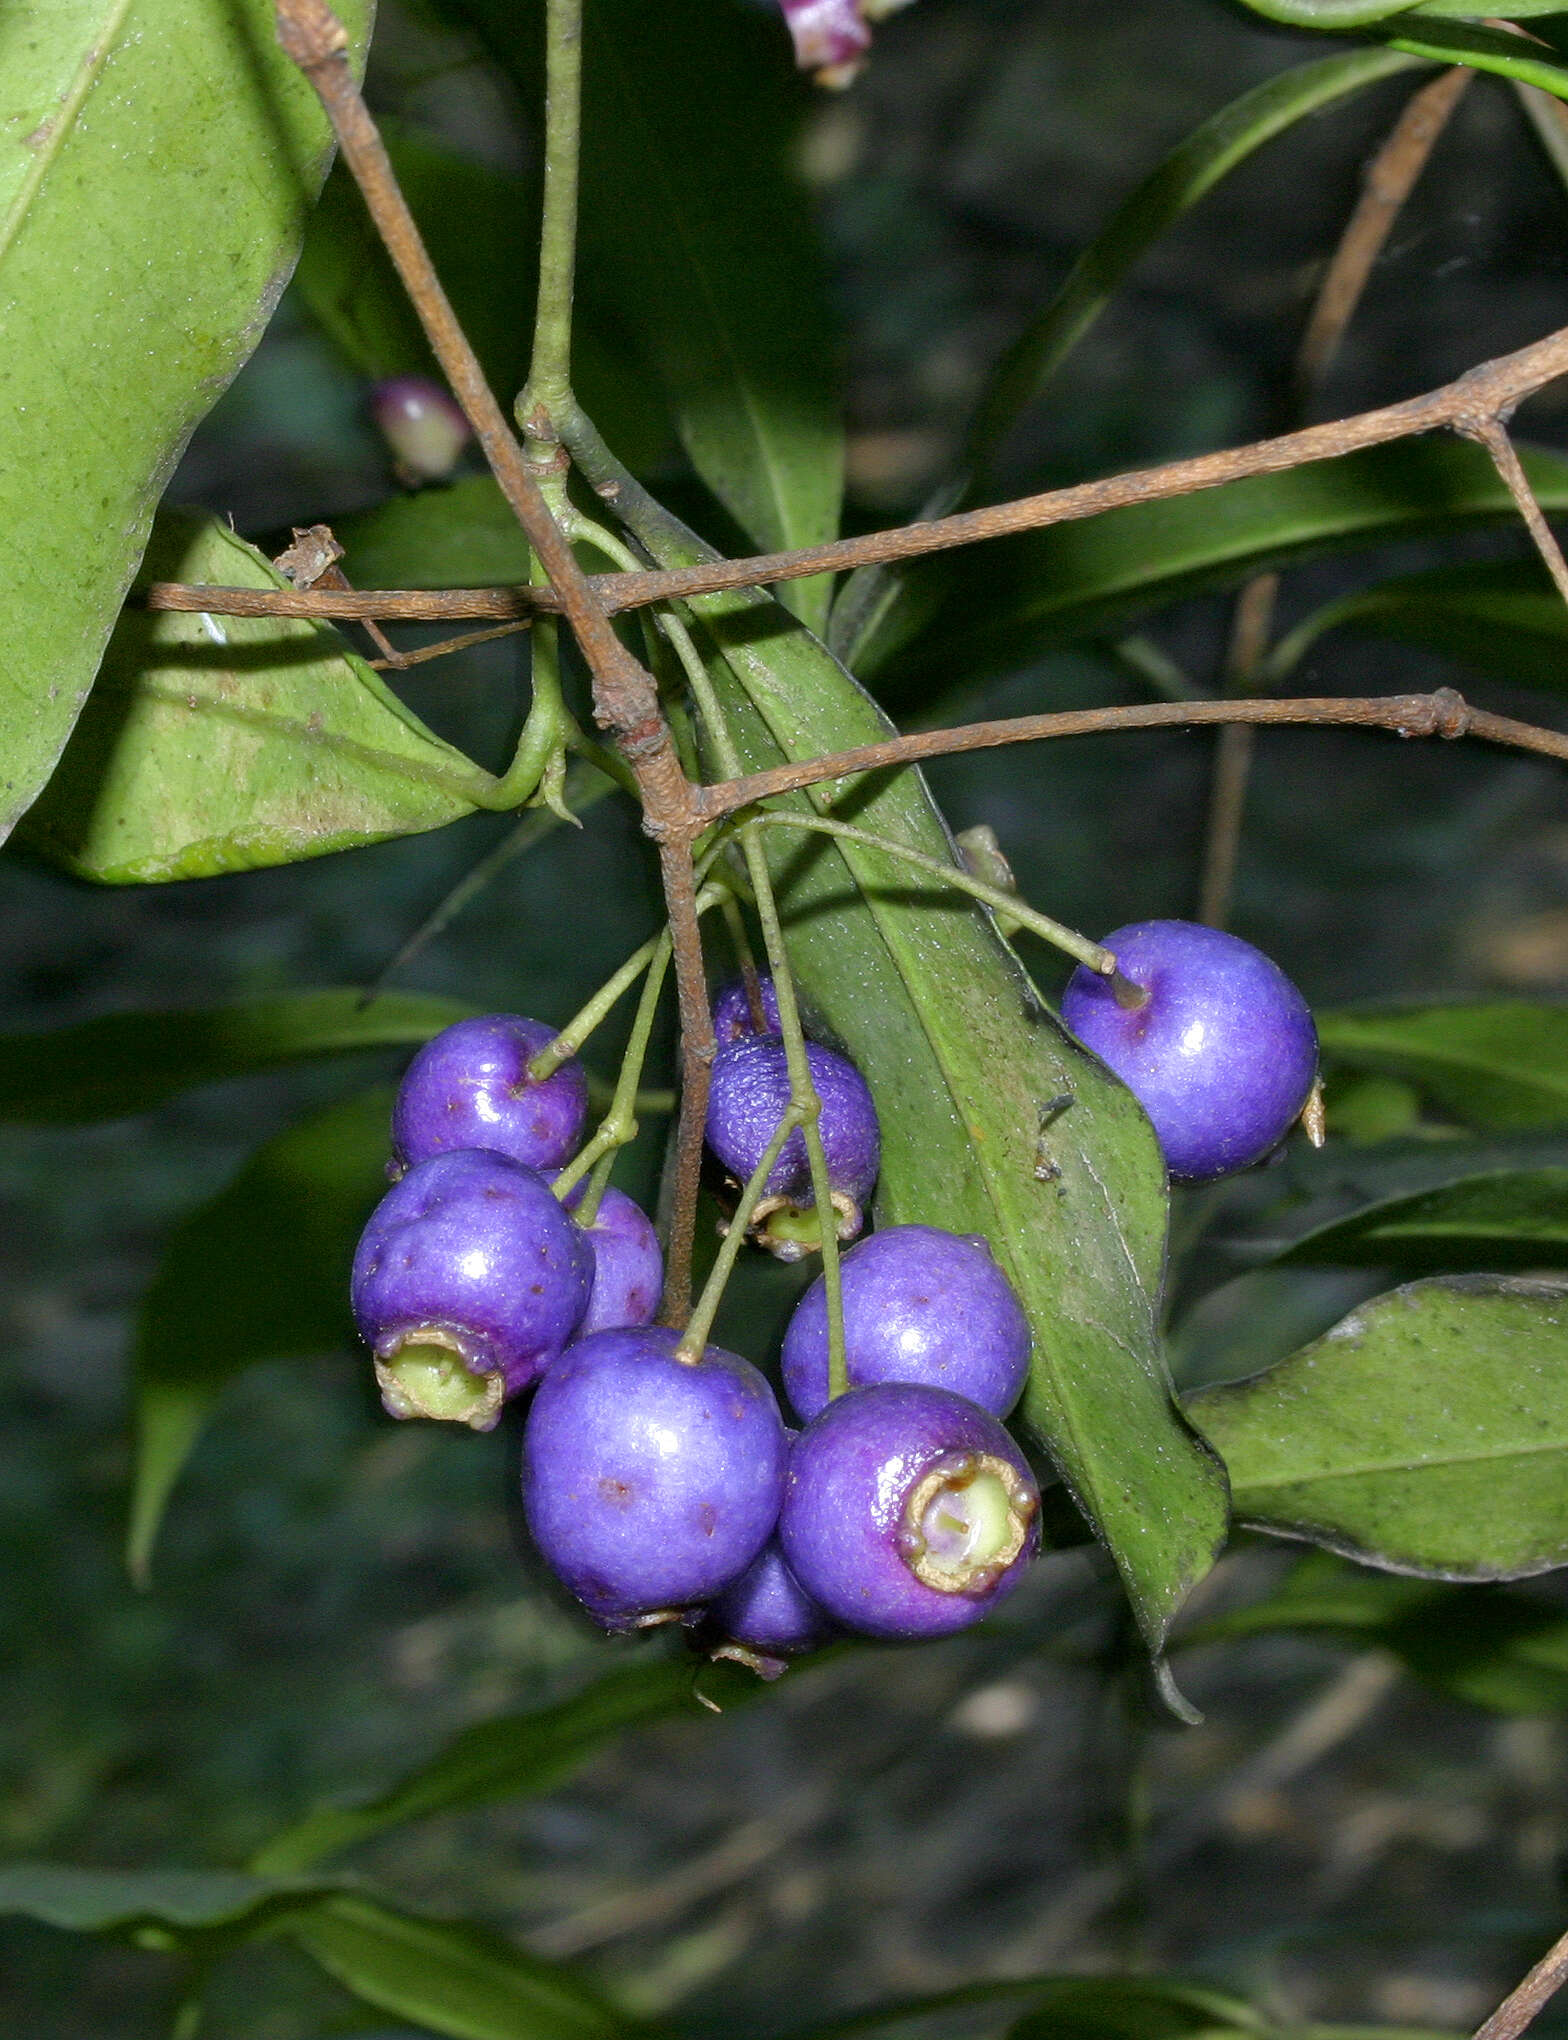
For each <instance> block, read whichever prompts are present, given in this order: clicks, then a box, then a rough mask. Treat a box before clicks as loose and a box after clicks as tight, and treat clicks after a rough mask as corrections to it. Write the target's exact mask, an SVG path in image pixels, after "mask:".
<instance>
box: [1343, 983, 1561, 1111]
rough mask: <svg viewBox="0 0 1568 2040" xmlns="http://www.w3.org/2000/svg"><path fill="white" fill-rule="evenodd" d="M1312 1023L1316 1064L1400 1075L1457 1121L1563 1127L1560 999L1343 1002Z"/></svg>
mask: <svg viewBox="0 0 1568 2040" xmlns="http://www.w3.org/2000/svg"><path fill="white" fill-rule="evenodd" d="M1317 1023H1318V1039H1319V1041H1320V1043H1321V1045H1322V1049H1323V1056H1324V1060H1325V1061H1326V1062H1328V1063H1330V1064H1337V1065H1339V1066H1341V1067H1348V1068H1351V1069H1363V1070H1374V1071H1376V1072H1377V1073H1378V1074H1380V1075H1382V1076H1390V1077H1399V1078H1403V1079H1405V1080H1406V1081H1407V1082H1410V1083H1413V1084H1416V1085H1418V1086H1419V1087H1420V1089H1421V1090H1422V1092H1424V1093H1425V1095H1426V1096H1427V1097H1428V1098H1430V1099H1431V1100H1432V1101H1433V1102H1434V1103H1435V1104H1437V1105H1439V1106H1441V1107H1442V1108H1443V1109H1444V1110H1445V1111H1447V1112H1449V1113H1451V1114H1452V1115H1453V1116H1454V1118H1456V1119H1458V1120H1459V1121H1461V1122H1462V1123H1463V1124H1464V1125H1466V1126H1472V1127H1476V1128H1478V1129H1480V1130H1481V1131H1483V1132H1495V1133H1516V1132H1529V1131H1535V1130H1542V1129H1547V1128H1556V1127H1563V1126H1568V1006H1545V1005H1533V1004H1530V1003H1527V1002H1526V1001H1524V1000H1514V999H1503V1000H1495V1001H1487V1002H1485V1003H1480V1004H1475V1005H1428V1006H1388V1007H1367V1008H1364V1009H1359V1010H1358V1009H1357V1008H1354V1007H1351V1008H1348V1009H1345V1010H1343V1011H1340V1012H1330V1013H1319V1014H1318V1015H1317Z"/></svg>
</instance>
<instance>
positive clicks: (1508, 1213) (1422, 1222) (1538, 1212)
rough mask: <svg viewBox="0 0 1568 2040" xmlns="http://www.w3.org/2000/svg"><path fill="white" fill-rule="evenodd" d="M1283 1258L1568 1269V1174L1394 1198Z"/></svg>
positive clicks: (1493, 1178) (1328, 1228) (1504, 1176)
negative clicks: (1565, 1267) (1567, 1267)
mask: <svg viewBox="0 0 1568 2040" xmlns="http://www.w3.org/2000/svg"><path fill="white" fill-rule="evenodd" d="M1276 1259H1277V1260H1279V1261H1283V1262H1302V1261H1304V1262H1327V1263H1330V1264H1332V1265H1333V1266H1335V1267H1341V1268H1343V1267H1357V1268H1365V1267H1373V1268H1383V1267H1397V1268H1411V1269H1426V1270H1438V1269H1441V1270H1450V1269H1453V1270H1459V1269H1465V1268H1561V1267H1564V1266H1568V1168H1544V1169H1492V1170H1487V1171H1485V1172H1484V1173H1479V1174H1474V1175H1469V1176H1461V1177H1459V1178H1458V1179H1457V1180H1456V1181H1454V1182H1452V1183H1448V1184H1445V1185H1444V1186H1443V1187H1442V1188H1441V1189H1436V1190H1423V1191H1420V1192H1418V1193H1416V1194H1415V1195H1413V1196H1407V1197H1391V1198H1388V1199H1386V1200H1384V1201H1383V1202H1381V1203H1378V1204H1369V1205H1366V1206H1364V1207H1363V1208H1362V1209H1361V1210H1360V1211H1357V1212H1354V1213H1352V1215H1351V1216H1350V1217H1348V1218H1342V1219H1338V1220H1336V1221H1335V1222H1334V1223H1333V1224H1332V1225H1325V1226H1320V1227H1319V1228H1318V1229H1317V1230H1315V1231H1313V1232H1309V1233H1308V1234H1306V1236H1305V1237H1304V1238H1302V1239H1299V1240H1296V1241H1295V1242H1294V1243H1293V1244H1292V1245H1291V1246H1289V1247H1288V1248H1286V1250H1285V1251H1284V1252H1283V1253H1282V1254H1279V1255H1277V1256H1276Z"/></svg>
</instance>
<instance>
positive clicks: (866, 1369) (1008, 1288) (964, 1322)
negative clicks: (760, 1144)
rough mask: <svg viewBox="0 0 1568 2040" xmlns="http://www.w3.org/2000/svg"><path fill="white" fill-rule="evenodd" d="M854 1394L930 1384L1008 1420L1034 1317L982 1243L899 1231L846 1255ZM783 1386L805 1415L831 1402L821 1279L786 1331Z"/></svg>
mask: <svg viewBox="0 0 1568 2040" xmlns="http://www.w3.org/2000/svg"><path fill="white" fill-rule="evenodd" d="M841 1280H842V1283H843V1295H844V1360H845V1365H846V1368H847V1371H848V1376H849V1385H850V1387H851V1388H863V1387H867V1386H869V1385H870V1384H871V1383H873V1382H879V1381H923V1382H926V1383H928V1384H929V1385H930V1386H931V1387H933V1388H946V1389H951V1390H952V1391H953V1393H954V1394H955V1395H963V1396H967V1397H968V1398H969V1400H970V1401H971V1402H977V1403H979V1405H980V1406H981V1408H982V1409H987V1410H990V1411H991V1412H992V1414H993V1415H994V1416H998V1417H1005V1416H1006V1415H1007V1412H1008V1411H1009V1410H1010V1409H1011V1408H1012V1407H1013V1405H1014V1403H1015V1402H1017V1400H1018V1398H1019V1396H1020V1395H1021V1394H1022V1393H1023V1387H1024V1382H1025V1380H1026V1379H1027V1378H1028V1373H1029V1348H1030V1335H1029V1320H1028V1319H1027V1318H1026V1317H1025V1316H1024V1313H1023V1309H1022V1306H1021V1305H1020V1304H1019V1302H1018V1299H1017V1297H1016V1296H1015V1295H1014V1294H1013V1289H1012V1284H1011V1283H1010V1282H1009V1281H1008V1279H1007V1277H1006V1276H1005V1275H1004V1274H1003V1273H1002V1271H1001V1269H1000V1268H999V1267H998V1266H997V1265H996V1263H995V1261H994V1260H992V1258H991V1252H990V1249H989V1247H988V1246H987V1245H986V1243H985V1241H984V1240H983V1239H979V1238H977V1237H973V1236H967V1237H966V1236H964V1235H961V1234H959V1233H951V1232H944V1231H942V1230H941V1229H940V1228H939V1227H937V1226H931V1225H894V1226H887V1227H884V1228H883V1230H882V1231H881V1232H877V1233H873V1234H872V1235H871V1237H870V1238H869V1239H866V1240H862V1241H861V1242H860V1243H859V1244H858V1245H857V1246H854V1247H852V1248H851V1249H850V1251H849V1252H848V1253H847V1254H846V1255H845V1256H844V1259H843V1262H842V1277H841ZM782 1362H783V1373H784V1388H785V1392H786V1393H787V1395H788V1396H789V1399H790V1401H791V1403H792V1404H793V1405H794V1407H795V1409H796V1411H797V1412H798V1414H799V1415H800V1416H802V1417H805V1418H811V1417H814V1416H816V1414H817V1412H818V1411H819V1410H822V1409H824V1408H825V1407H826V1406H827V1402H828V1304H827V1290H826V1287H825V1285H824V1283H823V1281H822V1278H821V1277H820V1276H819V1277H818V1278H817V1280H816V1281H815V1282H813V1283H812V1285H811V1287H810V1288H809V1289H808V1290H807V1291H806V1293H805V1295H804V1296H803V1297H802V1298H801V1300H800V1302H799V1303H798V1304H797V1305H796V1307H795V1312H794V1315H793V1316H792V1317H791V1319H790V1321H789V1327H788V1329H787V1330H786V1332H785V1334H784V1349H783V1354H782Z"/></svg>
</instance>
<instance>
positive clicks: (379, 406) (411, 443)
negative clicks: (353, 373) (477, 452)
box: [370, 375, 472, 482]
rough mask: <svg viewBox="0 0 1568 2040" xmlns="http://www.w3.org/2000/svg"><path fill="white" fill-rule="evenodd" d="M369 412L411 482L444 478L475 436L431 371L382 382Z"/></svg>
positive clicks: (433, 480)
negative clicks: (433, 378) (423, 374)
mask: <svg viewBox="0 0 1568 2040" xmlns="http://www.w3.org/2000/svg"><path fill="white" fill-rule="evenodd" d="M370 414H371V416H372V417H373V418H374V419H375V421H376V424H377V425H378V426H379V427H380V429H381V434H382V437H383V438H384V439H385V440H386V442H387V445H388V446H389V447H390V448H391V449H392V455H393V458H394V459H395V460H396V462H397V466H398V472H399V474H400V475H401V476H402V477H403V479H404V480H407V481H413V482H440V481H444V480H445V479H446V477H447V476H448V475H449V474H450V473H451V472H452V470H453V468H455V467H456V466H457V463H458V459H459V457H460V456H461V454H462V451H463V448H464V447H465V446H466V445H467V444H468V442H469V439H470V438H471V437H472V434H471V433H470V431H469V425H468V420H467V419H466V418H465V417H464V416H463V413H462V411H461V410H460V409H459V408H458V406H457V404H456V403H455V402H454V401H453V399H452V398H451V397H450V396H448V394H447V393H446V391H445V390H444V389H442V388H441V386H440V384H439V383H433V382H431V381H430V379H429V378H428V377H427V376H422V375H394V376H388V377H387V379H386V380H385V381H384V382H378V383H377V384H376V386H375V388H374V389H373V390H372V391H371V394H370Z"/></svg>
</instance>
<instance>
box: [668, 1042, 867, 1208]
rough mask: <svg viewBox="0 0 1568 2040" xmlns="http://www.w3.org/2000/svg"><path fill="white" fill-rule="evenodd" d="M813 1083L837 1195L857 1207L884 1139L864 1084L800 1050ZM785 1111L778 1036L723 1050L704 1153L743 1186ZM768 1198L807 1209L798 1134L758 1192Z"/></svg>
mask: <svg viewBox="0 0 1568 2040" xmlns="http://www.w3.org/2000/svg"><path fill="white" fill-rule="evenodd" d="M806 1061H807V1064H808V1065H809V1067H810V1070H811V1080H812V1082H813V1083H814V1084H815V1085H816V1088H817V1095H818V1096H819V1097H820V1098H821V1100H822V1116H821V1118H820V1119H819V1120H818V1122H817V1124H818V1126H819V1127H820V1128H821V1132H822V1147H823V1151H824V1153H825V1154H826V1156H827V1163H828V1180H829V1182H830V1183H831V1184H832V1186H833V1188H834V1189H835V1190H841V1191H843V1193H844V1194H845V1195H846V1196H847V1197H850V1198H852V1199H853V1200H854V1202H855V1203H856V1204H863V1203H864V1202H865V1200H866V1198H867V1197H869V1196H870V1194H871V1188H872V1185H873V1184H874V1183H875V1182H876V1180H877V1170H878V1169H879V1168H880V1166H881V1162H882V1134H881V1129H880V1127H879V1126H878V1124H877V1113H876V1107H875V1106H874V1105H873V1104H872V1102H871V1092H870V1090H869V1088H868V1087H867V1084H866V1080H865V1078H864V1077H863V1076H862V1075H861V1074H860V1072H859V1070H857V1069H856V1068H855V1065H854V1064H853V1063H852V1062H850V1061H848V1060H847V1059H846V1058H845V1057H844V1056H841V1055H838V1054H835V1052H834V1051H833V1050H832V1049H830V1048H823V1047H822V1046H821V1045H820V1044H819V1043H817V1042H815V1041H808V1042H807V1044H806ZM788 1104H789V1065H788V1063H787V1062H786V1061H785V1056H784V1044H783V1042H782V1041H780V1040H779V1038H778V1036H777V1035H773V1034H748V1035H743V1036H742V1037H741V1038H740V1039H739V1040H738V1041H732V1042H731V1043H730V1045H729V1046H728V1048H721V1049H720V1050H719V1053H718V1055H717V1056H716V1057H715V1058H714V1063H713V1088H712V1090H711V1091H710V1092H709V1095H708V1128H707V1133H708V1145H709V1147H710V1148H711V1149H712V1150H713V1152H714V1154H716V1155H717V1156H718V1158H719V1160H720V1161H721V1162H722V1163H723V1164H724V1166H725V1168H726V1169H728V1170H729V1172H730V1174H731V1175H732V1176H734V1177H735V1178H736V1179H737V1181H739V1182H742V1183H744V1182H745V1181H746V1180H747V1178H748V1177H749V1176H750V1175H751V1172H752V1170H753V1169H755V1168H756V1166H757V1164H758V1163H759V1162H760V1161H761V1160H762V1157H763V1154H764V1152H765V1151H766V1149H767V1145H768V1142H769V1141H770V1140H771V1139H772V1138H773V1136H774V1134H775V1133H776V1132H777V1131H778V1124H779V1121H780V1120H781V1119H782V1118H783V1116H784V1112H785V1108H786V1107H787V1106H788ZM764 1191H765V1194H766V1195H768V1196H778V1197H789V1198H792V1199H795V1200H796V1201H799V1202H804V1203H808V1204H809V1203H810V1201H811V1165H810V1163H809V1162H808V1160H807V1158H806V1141H805V1136H804V1135H803V1134H802V1132H801V1130H800V1128H799V1127H797V1128H796V1129H795V1131H794V1132H793V1133H792V1134H791V1135H790V1137H789V1139H788V1140H787V1141H786V1142H785V1143H784V1148H783V1151H782V1153H781V1154H780V1155H779V1158H778V1160H777V1161H776V1162H775V1163H774V1165H773V1167H772V1169H771V1170H770V1171H769V1174H768V1180H767V1183H766V1185H765V1186H764Z"/></svg>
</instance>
